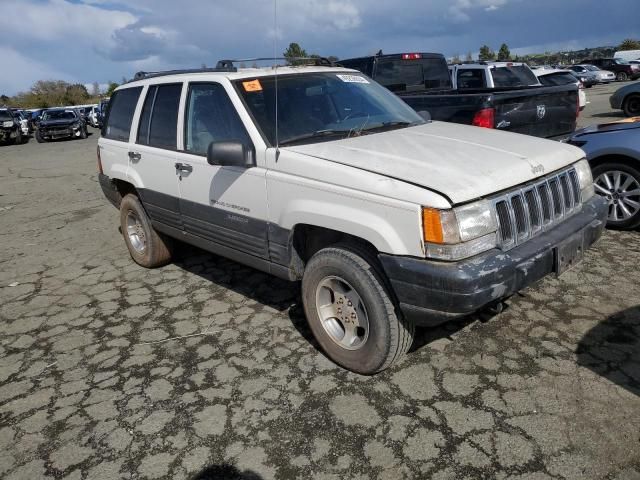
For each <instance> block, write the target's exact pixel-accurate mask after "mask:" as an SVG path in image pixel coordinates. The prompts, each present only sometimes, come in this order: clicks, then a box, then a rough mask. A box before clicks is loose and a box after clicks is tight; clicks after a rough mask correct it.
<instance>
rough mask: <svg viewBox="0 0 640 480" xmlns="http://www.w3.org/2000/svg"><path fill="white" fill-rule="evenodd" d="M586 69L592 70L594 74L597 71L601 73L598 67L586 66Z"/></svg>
mask: <svg viewBox="0 0 640 480" xmlns="http://www.w3.org/2000/svg"><path fill="white" fill-rule="evenodd" d="M585 68H586V69H587V70H591V71H592V72H597V71H599V70H600V69H599V68H598V67H596V66H595V65H586V66H585Z"/></svg>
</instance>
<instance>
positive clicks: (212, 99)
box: [184, 83, 251, 155]
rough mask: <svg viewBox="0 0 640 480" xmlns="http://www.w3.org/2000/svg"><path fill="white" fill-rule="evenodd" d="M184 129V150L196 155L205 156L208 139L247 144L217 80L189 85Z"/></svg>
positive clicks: (228, 99) (229, 103) (209, 140)
mask: <svg viewBox="0 0 640 480" xmlns="http://www.w3.org/2000/svg"><path fill="white" fill-rule="evenodd" d="M184 128H185V135H184V142H185V145H184V147H185V150H186V151H187V152H190V153H195V154H197V155H206V154H207V148H208V147H209V144H210V143H211V142H220V141H227V140H239V141H241V142H242V143H244V144H245V145H247V146H250V145H251V140H250V139H249V135H248V134H247V131H246V130H245V128H244V125H243V124H242V120H240V117H239V116H238V113H237V112H236V109H235V107H234V106H233V104H232V103H231V99H230V98H229V96H228V95H227V92H226V91H225V89H224V87H223V86H222V85H220V84H218V83H201V84H199V83H196V84H192V85H191V86H190V87H189V98H188V99H187V109H186V122H185V127H184Z"/></svg>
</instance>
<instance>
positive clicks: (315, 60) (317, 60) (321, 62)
mask: <svg viewBox="0 0 640 480" xmlns="http://www.w3.org/2000/svg"><path fill="white" fill-rule="evenodd" d="M269 60H285V61H287V62H308V63H306V64H304V66H311V65H313V66H314V67H332V66H333V65H334V64H333V63H332V62H331V60H329V59H328V58H325V57H258V58H241V59H236V60H227V59H225V60H220V61H218V63H217V65H216V68H234V66H233V64H234V63H248V62H264V61H269Z"/></svg>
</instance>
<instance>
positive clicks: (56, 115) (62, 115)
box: [42, 110, 76, 120]
mask: <svg viewBox="0 0 640 480" xmlns="http://www.w3.org/2000/svg"><path fill="white" fill-rule="evenodd" d="M74 118H76V114H75V113H74V112H73V111H72V110H51V111H49V112H44V114H43V115H42V120H73V119H74Z"/></svg>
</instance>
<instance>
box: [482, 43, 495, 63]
mask: <svg viewBox="0 0 640 480" xmlns="http://www.w3.org/2000/svg"><path fill="white" fill-rule="evenodd" d="M478 58H479V59H480V61H486V60H495V58H496V52H494V51H493V50H491V47H489V45H483V46H481V47H480V54H479V55H478Z"/></svg>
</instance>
